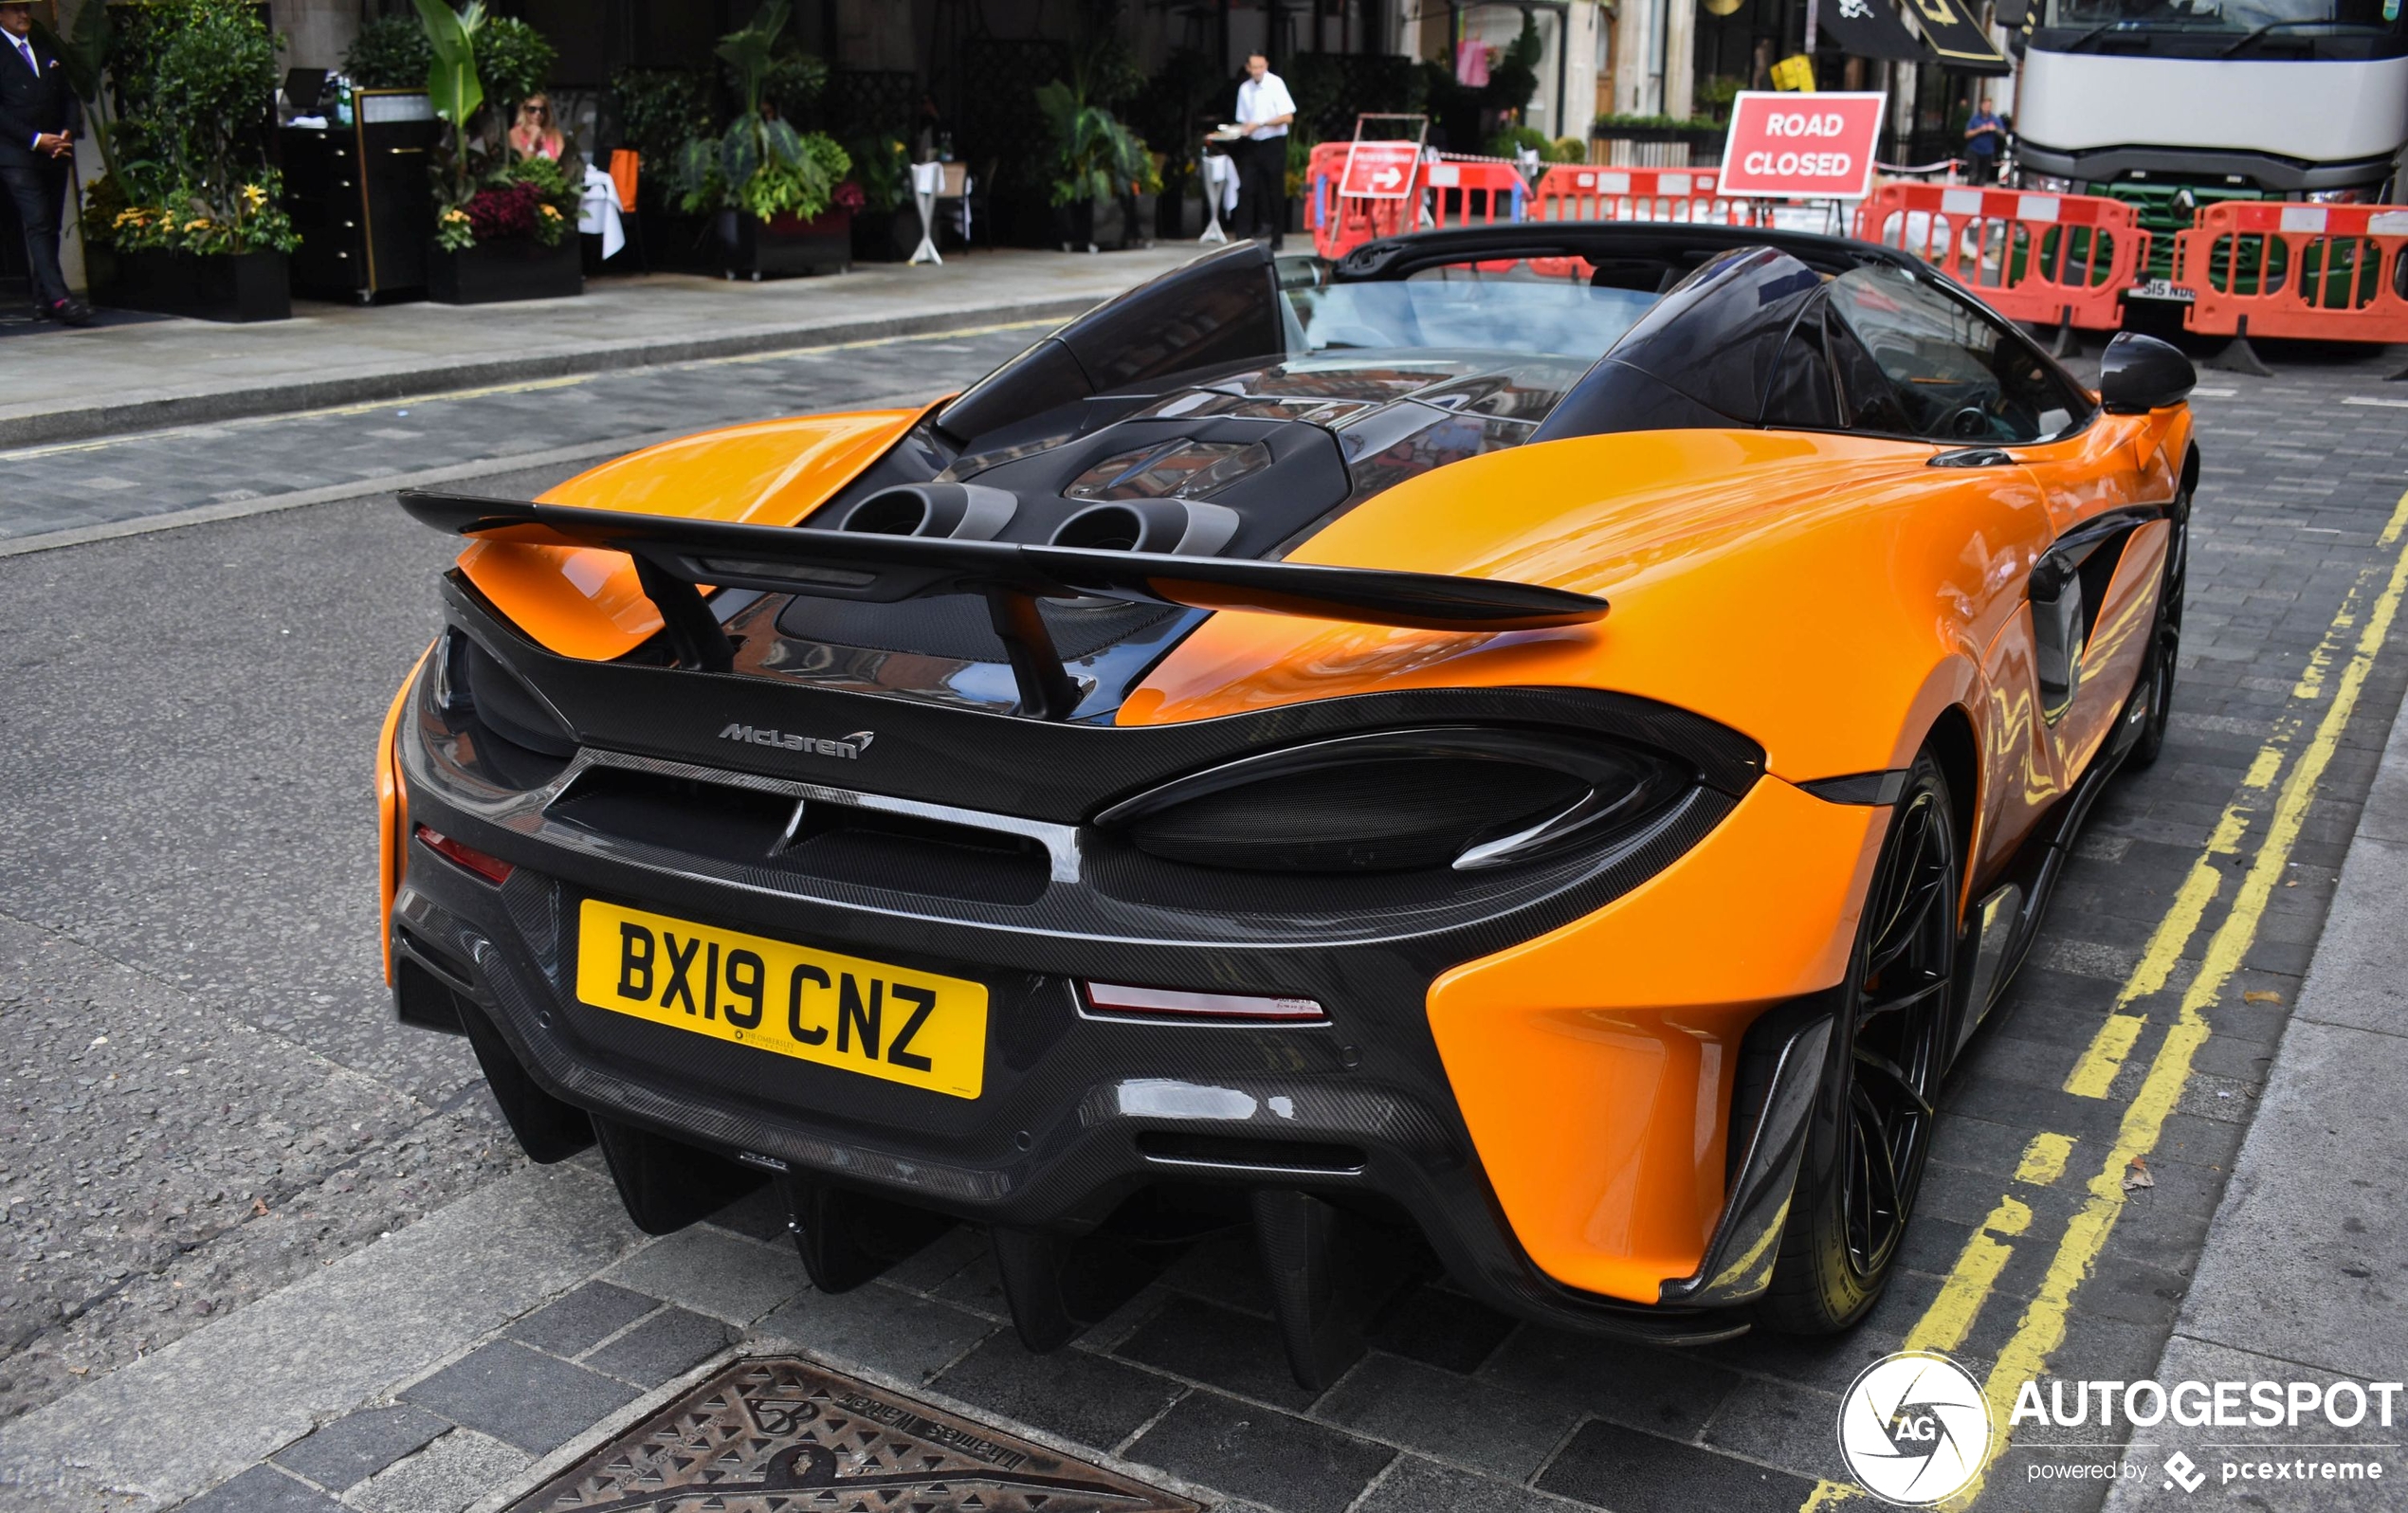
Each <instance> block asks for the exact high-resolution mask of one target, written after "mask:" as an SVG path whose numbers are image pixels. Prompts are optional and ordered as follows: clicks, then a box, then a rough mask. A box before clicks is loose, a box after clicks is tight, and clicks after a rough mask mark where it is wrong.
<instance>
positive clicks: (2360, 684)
mask: <svg viewBox="0 0 2408 1513" xmlns="http://www.w3.org/2000/svg"><path fill="white" fill-rule="evenodd" d="M2403 528H2408V494H2403V495H2401V496H2400V498H2399V505H2398V506H2397V507H2396V508H2395V509H2394V511H2393V513H2392V518H2391V523H2390V524H2389V525H2388V526H2386V527H2385V528H2384V530H2383V534H2382V538H2381V544H2382V545H2384V546H2392V545H2394V544H2396V543H2397V542H2399V538H2400V534H2401V531H2402V529H2403ZM2403 593H2408V549H2402V550H2401V551H2400V552H2399V554H2398V556H2395V557H2394V559H2393V562H2392V570H2391V580H2390V581H2389V582H2388V583H2387V584H2385V585H2384V587H2383V591H2382V592H2381V595H2379V596H2378V597H2377V598H2376V600H2375V603H2374V607H2373V609H2372V610H2371V611H2368V613H2367V615H2366V623H2365V627H2364V629H2362V630H2361V631H2360V632H2359V635H2358V642H2357V646H2356V647H2355V648H2354V649H2353V650H2352V652H2351V654H2350V658H2349V665H2347V666H2346V667H2344V668H2343V669H2342V674H2341V677H2340V679H2339V681H2338V682H2336V684H2334V686H2333V697H2332V702H2331V703H2330V704H2329V705H2327V706H2326V710H2325V717H2324V719H2322V720H2318V721H2317V722H2316V733H2315V735H2314V736H2313V737H2312V738H2309V740H2308V744H2307V746H2306V747H2305V748H2303V749H2302V750H2301V752H2300V754H2299V759H2298V760H2297V761H2296V762H2294V763H2293V764H2292V766H2291V771H2290V775H2289V777H2287V778H2285V779H2284V780H2283V787H2282V793H2281V796H2280V797H2279V798H2277V799H2276V801H2275V804H2274V813H2273V817H2272V818H2271V820H2269V821H2268V822H2267V826H2266V839H2265V841H2264V842H2263V843H2262V844H2261V845H2260V846H2259V847H2258V848H2257V855H2256V857H2255V858H2254V859H2253V861H2252V862H2251V863H2250V866H2249V873H2248V875H2247V876H2246V877H2244V878H2243V879H2242V880H2241V885H2240V889H2239V891H2238V892H2237V893H2236V894H2235V896H2234V899H2233V907H2232V911H2231V912H2230V913H2229V914H2227V915H2226V916H2225V917H2224V922H2223V923H2222V924H2220V925H2218V926H2217V927H2216V933H2215V935H2213V936H2212V937H2210V938H2209V939H2208V943H2207V955H2206V957H2205V959H2203V960H2202V961H2201V962H2200V963H2199V970H2198V975H2197V976H2196V977H2194V978H2192V980H2191V985H2190V987H2189V988H2188V989H2187V990H2186V991H2185V992H2184V993H2183V994H2182V1003H2181V1008H2180V1012H2179V1013H2178V1016H2177V1017H2176V1019H2175V1021H2174V1023H2173V1024H2172V1025H2170V1026H2168V1027H2167V1029H2166V1032H2165V1040H2164V1042H2163V1043H2162V1045H2160V1047H2159V1048H2158V1052H2157V1057H2156V1059H2155V1060H2154V1061H2152V1062H2151V1063H2150V1064H2149V1070H2148V1075H2147V1077H2145V1078H2144V1079H2143V1081H2142V1084H2141V1090H2140V1092H2139V1094H2138V1095H2136V1096H2135V1097H2134V1098H2133V1100H2132V1103H2131V1104H2130V1106H2128V1107H2127V1108H2125V1111H2124V1121H2123V1125H2122V1127H2121V1128H2120V1129H2119V1131H2118V1133H2117V1139H2116V1142H2115V1145H2114V1148H2113V1149H2111V1150H2110V1151H2108V1153H2107V1159H2106V1160H2104V1161H2102V1162H2101V1163H2100V1164H2099V1171H2098V1175H2097V1176H2093V1177H2092V1178H2090V1196H2089V1200H2088V1201H2087V1202H2085V1203H2084V1204H2083V1206H2082V1208H2081V1210H2080V1211H2079V1212H2076V1213H2075V1214H2074V1216H2073V1221H2072V1222H2071V1224H2069V1225H2067V1226H2066V1232H2065V1237H2064V1238H2063V1239H2062V1240H2060V1241H2059V1242H2058V1243H2057V1250H2056V1254H2055V1255H2054V1256H2052V1257H2051V1258H2050V1262H2049V1269H2048V1271H2047V1273H2046V1276H2045V1277H2044V1279H2043V1281H2042V1283H2041V1285H2040V1294H2039V1296H2038V1297H2036V1298H2034V1300H2033V1302H2032V1306H2031V1307H2029V1308H2027V1309H2025V1310H2024V1314H2023V1317H2022V1318H2021V1319H2020V1320H2018V1321H2017V1322H2016V1330H2015V1334H2014V1335H2013V1336H2012V1337H2011V1338H2010V1339H2009V1340H2008V1341H2007V1344H2006V1348H2005V1349H2003V1350H2001V1351H2000V1352H1999V1353H1998V1363H1997V1364H1996V1365H1995V1366H1993V1367H1992V1368H1991V1372H1990V1376H1989V1379H1988V1380H1987V1381H1985V1382H1984V1383H1983V1384H1982V1390H1983V1392H1984V1393H1985V1394H1986V1395H1988V1396H1989V1398H1990V1403H1991V1408H1992V1412H1993V1413H1996V1414H1998V1416H2000V1417H2004V1416H2006V1415H2008V1414H2010V1413H2012V1412H2013V1411H2014V1406H2015V1396H2016V1388H2017V1387H2018V1386H2019V1385H2020V1384H2021V1383H2023V1382H2025V1381H2027V1380H2031V1379H2034V1378H2036V1377H2037V1376H2039V1375H2040V1374H2041V1373H2042V1371H2044V1370H2045V1369H2046V1368H2047V1366H2048V1364H2049V1358H2050V1356H2052V1354H2054V1353H2055V1351H2056V1348H2057V1346H2058V1345H2060V1344H2062V1343H2064V1341H2065V1336H2066V1327H2067V1322H2068V1318H2069V1316H2070V1315H2071V1312H2072V1308H2073V1294H2074V1292H2075V1290H2076V1289H2077V1288H2079V1287H2080V1286H2081V1285H2082V1283H2083V1282H2084V1280H2085V1279H2087V1278H2088V1277H2089V1274H2090V1268H2091V1267H2093V1266H2094V1265H2096V1264H2097V1262H2098V1259H2099V1254H2100V1252H2101V1251H2102V1250H2104V1249H2106V1247H2107V1236H2108V1235H2109V1234H2111V1233H2113V1232H2114V1230H2115V1222H2116V1220H2117V1219H2118V1218H2120V1217H2121V1216H2122V1214H2123V1211H2124V1207H2125V1201H2126V1199H2125V1192H2124V1173H2125V1169H2126V1168H2127V1167H2129V1166H2130V1165H2131V1163H2132V1162H2133V1160H2134V1159H2136V1158H2142V1157H2145V1156H2147V1155H2148V1154H2149V1153H2150V1152H2152V1151H2154V1150H2156V1149H2157V1142H2158V1140H2159V1139H2160V1138H2162V1136H2163V1134H2164V1133H2165V1123H2166V1121H2167V1120H2169V1119H2171V1118H2172V1117H2173V1115H2174V1110H2175V1106H2176V1105H2177V1104H2178V1103H2180V1101H2181V1097H2182V1089H2183V1087H2184V1086H2185V1085H2188V1083H2189V1082H2190V1080H2191V1066H2192V1062H2193V1059H2194V1058H2195V1057H2197V1056H2198V1050H2199V1048H2200V1047H2201V1046H2204V1045H2206V1044H2207V1040H2208V1037H2209V1036H2210V1035H2211V1034H2212V1033H2214V1029H2213V1027H2212V1026H2211V1025H2210V1024H2209V1023H2208V1019H2207V1010H2208V1008H2209V1006H2211V1005H2213V1004H2215V1003H2216V1002H2217V1001H2218V1000H2220V999H2221V998H2222V996H2223V994H2224V991H2225V988H2226V987H2227V986H2228V985H2229V984H2230V983H2231V981H2232V979H2233V975H2234V974H2235V973H2236V972H2238V971H2239V970H2240V968H2241V963H2242V961H2243V959H2244V958H2245V957H2247V956H2248V955H2249V949H2250V947H2251V946H2252V945H2253V944H2254V943H2255V942H2256V939H2257V925H2258V921H2260V920H2261V919H2262V918H2263V917H2264V916H2265V913H2266V905H2267V902H2268V901H2269V900H2271V898H2272V897H2273V894H2274V889H2275V888H2276V887H2278V886H2280V885H2281V884H2282V877H2283V872H2284V871H2285V869H2286V868H2287V867H2289V865H2290V854H2291V848H2292V846H2294V845H2295V844H2296V843H2297V842H2298V840H2299V832H2300V829H2301V828H2302V827H2303V826H2304V825H2305V824H2306V823H2307V819H2308V809H2309V807H2310V806H2311V805H2313V804H2314V803H2315V801H2316V790H2317V786H2318V785H2319V784H2320V783H2322V782H2323V781H2324V778H2325V772H2326V768H2328V767H2330V766H2331V765H2332V759H2333V754H2334V753H2335V752H2337V751H2339V750H2340V749H2341V738H2342V736H2343V734H2344V732H2346V731H2347V730H2348V728H2349V720H2350V717H2351V716H2352V715H2353V714H2355V713H2356V712H2357V709H2358V696H2359V695H2360V693H2361V692H2362V691H2363V690H2364V688H2365V685H2366V678H2367V675H2368V674H2369V673H2371V672H2372V671H2373V670H2374V666H2375V659H2376V658H2377V657H2378V656H2380V655H2381V651H2382V646H2383V639H2384V637H2385V636H2386V635H2388V634H2389V633H2390V630H2391V625H2392V621H2393V619H2394V618H2395V617H2397V615H2398V614H2399V601H2400V598H2401V596H2402V594H2403ZM2011 1438H2012V1435H2011V1434H2000V1435H1998V1436H1997V1437H1995V1438H1994V1439H1993V1440H1992V1441H1991V1451H1990V1463H1991V1464H1995V1463H1996V1461H1997V1459H1998V1455H1999V1453H2000V1452H2001V1451H2003V1450H2004V1449H2006V1447H2007V1445H2008V1444H2009V1442H2010V1440H2011ZM1987 1469H1988V1467H1987V1465H1986V1464H1985V1466H1984V1474H1985V1475H1986V1473H1987ZM1982 1480H1983V1478H1982V1477H1980V1476H1977V1477H1976V1478H1975V1479H1974V1481H1973V1482H1972V1483H1971V1484H1970V1485H1969V1486H1967V1487H1966V1488H1965V1489H1964V1490H1963V1491H1962V1492H1961V1493H1959V1494H1958V1495H1957V1496H1956V1497H1954V1498H1951V1499H1950V1500H1949V1502H1948V1504H1946V1505H1947V1506H1949V1507H1951V1508H1963V1507H1968V1506H1970V1505H1971V1504H1972V1503H1973V1501H1974V1499H1975V1498H1977V1497H1979V1495H1980V1492H1981V1486H1982Z"/></svg>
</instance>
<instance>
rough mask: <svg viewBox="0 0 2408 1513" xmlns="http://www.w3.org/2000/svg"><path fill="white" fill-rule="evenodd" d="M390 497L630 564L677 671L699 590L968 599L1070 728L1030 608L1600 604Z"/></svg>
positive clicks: (477, 534) (438, 515)
mask: <svg viewBox="0 0 2408 1513" xmlns="http://www.w3.org/2000/svg"><path fill="white" fill-rule="evenodd" d="M400 501H401V507H402V508H403V509H404V510H407V511H408V512H409V513H410V516H411V518H412V519H414V520H418V521H419V522H420V523H422V524H424V525H428V526H430V527H432V528H433V529H435V530H438V531H442V532H445V533H446V534H448V535H452V536H465V537H474V538H480V539H483V540H489V541H509V542H517V543H520V544H524V545H528V546H565V547H601V548H604V549H607V550H609V551H613V552H624V553H626V554H627V555H628V556H630V557H632V558H633V559H634V562H635V572H636V579H637V581H638V582H639V583H640V584H641V585H642V586H643V589H644V592H645V595H646V596H647V597H648V598H649V599H650V600H651V601H652V603H653V605H654V607H655V608H657V609H658V610H659V611H660V612H661V621H662V624H663V625H664V626H665V627H666V629H667V631H668V637H669V644H670V646H671V647H673V648H674V649H675V650H676V652H677V655H678V658H679V660H680V661H681V662H683V663H684V664H686V665H691V666H695V667H700V668H702V669H704V670H706V671H725V670H727V668H728V667H729V666H731V665H733V657H734V647H732V646H731V645H730V644H729V642H728V639H727V633H726V631H724V630H723V629H721V627H720V623H719V620H718V618H717V617H716V616H714V615H713V614H712V613H711V611H710V608H709V606H708V605H706V604H705V603H704V602H703V601H702V593H701V592H700V591H699V587H698V586H699V585H713V586H719V587H727V588H748V589H759V590H763V591H766V592H775V593H800V594H810V595H812V596H813V597H819V598H838V599H864V600H873V601H878V602H884V603H891V602H893V601H896V600H899V599H905V598H916V597H920V596H922V595H928V594H942V593H975V594H977V595H979V596H980V597H982V598H984V599H985V600H986V602H987V610H988V615H989V618H990V619H991V621H992V622H993V624H994V630H995V634H996V636H997V637H998V638H999V639H1001V641H1002V642H1003V646H1004V649H1005V652H1006V653H1007V654H1008V655H1009V656H1010V658H1011V662H1012V676H1013V679H1014V680H1015V682H1016V684H1017V685H1018V687H1019V691H1020V704H1021V708H1022V710H1023V711H1024V712H1025V713H1029V714H1032V715H1036V716H1038V717H1039V718H1042V719H1047V720H1060V719H1064V718H1066V717H1067V715H1068V714H1069V712H1070V710H1071V709H1072V708H1073V707H1074V706H1075V705H1076V704H1077V703H1078V700H1079V690H1078V687H1077V684H1075V683H1074V682H1073V681H1072V680H1071V678H1070V675H1069V673H1068V672H1067V670H1066V669H1065V667H1064V665H1063V662H1062V658H1061V656H1060V654H1059V653H1058V652H1057V651H1056V650H1055V649H1054V646H1053V638H1052V635H1051V633H1050V632H1049V630H1048V629H1046V624H1045V619H1044V617H1043V616H1042V615H1040V614H1039V613H1038V612H1037V601H1038V600H1039V599H1062V598H1079V597H1085V596H1102V597H1105V598H1114V599H1127V600H1132V601H1136V602H1140V603H1150V604H1169V605H1183V606H1187V607H1190V608H1194V609H1198V610H1238V611H1249V612H1252V613H1260V614H1289V615H1301V616H1304V617H1306V618H1310V619H1319V620H1346V621H1354V622H1358V623H1360V624H1364V625H1388V626H1401V627H1405V628H1408V629H1423V630H1457V631H1482V630H1536V629H1553V628H1555V627H1559V626H1570V625H1581V624H1585V623H1587V622H1590V621H1594V620H1597V619H1600V618H1602V617H1603V616H1604V614H1605V612H1606V608H1607V606H1606V602H1605V600H1603V599H1600V598H1596V597H1593V596H1591V595H1589V594H1585V593H1574V592H1569V591H1566V590H1563V589H1550V588H1544V587H1541V586H1539V585H1536V584H1528V583H1512V582H1505V581H1500V580H1497V579H1491V578H1464V577H1450V576H1447V575H1445V574H1435V573H1396V572H1388V571H1384V570H1380V569H1376V568H1348V567H1320V566H1314V565H1310V564H1305V563H1298V562H1258V561H1246V560H1236V559H1231V558H1225V557H1212V556H1174V555H1171V554H1168V553H1159V552H1110V551H1097V550H1093V549H1089V548H1085V547H1064V546H1038V545H1022V544H1019V543H1016V542H1012V541H979V540H961V539H957V538H949V537H921V536H886V535H879V534H873V533H869V532H863V531H827V530H813V529H811V528H809V527H805V526H773V525H744V524H737V523H733V522H729V521H724V520H686V519H682V518H679V517H674V516H666V515H633V514H628V513H625V512H622V511H617V510H595V509H585V508H580V507H576V506H572V505H564V504H538V503H532V502H529V501H522V500H502V499H483V498H480V497H478V496H475V495H470V494H448V493H443V492H440V491H437V490H430V489H405V490H403V491H402V493H401V495H400Z"/></svg>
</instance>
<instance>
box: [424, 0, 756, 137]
mask: <svg viewBox="0 0 2408 1513" xmlns="http://www.w3.org/2000/svg"><path fill="white" fill-rule="evenodd" d="M418 3H419V4H420V5H425V4H427V0H418ZM788 13H789V8H788V4H787V0H764V3H763V4H762V6H761V8H760V9H758V10H756V11H754V12H753V19H752V20H751V21H748V22H746V23H745V24H744V26H743V27H742V29H740V30H738V31H731V32H729V33H728V34H727V35H726V36H724V37H721V39H720V42H719V46H718V47H717V48H715V49H714V51H716V52H717V53H718V54H719V56H720V58H721V60H723V61H724V62H725V63H726V64H727V65H728V66H729V67H730V68H733V69H734V70H736V79H737V85H738V93H739V94H741V95H742V96H743V97H744V114H745V115H747V116H757V115H759V114H760V108H761V81H762V80H764V79H765V78H767V77H768V75H769V70H770V65H771V64H772V63H774V62H775V49H776V44H777V34H778V33H779V32H781V31H784V30H785V29H786V17H787V15H788Z"/></svg>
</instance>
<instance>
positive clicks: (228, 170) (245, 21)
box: [73, 0, 301, 255]
mask: <svg viewBox="0 0 2408 1513" xmlns="http://www.w3.org/2000/svg"><path fill="white" fill-rule="evenodd" d="M75 31H76V37H75V42H74V48H73V51H74V56H75V59H76V61H77V65H78V73H79V75H80V76H84V77H83V79H82V83H80V84H79V86H78V87H79V90H82V88H83V87H84V86H85V85H87V84H88V85H90V87H91V90H92V92H93V95H92V98H94V99H95V100H99V97H100V96H103V95H104V96H105V97H106V100H104V101H100V102H99V103H96V105H95V114H94V120H95V123H96V126H97V127H99V128H100V129H101V132H102V136H101V138H100V140H101V145H102V147H103V155H104V162H105V169H106V171H105V172H104V173H102V174H101V175H100V177H98V178H96V179H95V180H94V181H93V182H92V184H91V186H90V187H89V188H88V189H87V190H86V191H85V195H84V214H83V222H82V224H83V227H84V230H85V234H86V236H87V237H88V238H89V240H90V241H91V242H92V244H93V245H95V246H110V247H114V248H116V249H117V250H119V251H125V252H136V251H168V252H190V253H200V254H212V255H213V254H235V255H239V254H242V253H247V252H270V251H272V252H290V251H292V250H293V249H294V248H295V247H297V246H300V245H301V237H300V235H299V233H298V232H296V231H295V230H294V229H293V224H292V220H291V218H290V217H289V216H287V215H286V214H285V213H284V210H283V205H282V204H281V203H280V200H281V197H282V193H283V178H282V176H281V175H280V174H279V173H277V172H276V170H275V169H274V168H272V167H270V166H268V164H267V162H266V160H265V151H264V149H263V147H262V145H261V143H260V140H259V137H258V134H257V133H256V132H254V131H253V130H252V127H251V122H252V121H253V119H254V118H256V116H257V114H258V109H259V101H261V100H265V99H266V98H267V97H268V96H269V95H270V94H272V93H273V92H274V90H275V87H276V80H277V64H276V49H277V46H278V42H277V39H276V38H275V37H274V36H272V35H270V34H269V32H268V30H267V27H266V25H265V22H264V21H263V19H262V14H261V8H260V7H258V6H256V5H253V4H250V3H248V0H150V3H148V4H144V5H139V6H117V7H103V6H86V7H84V8H83V9H82V11H81V12H79V15H78V20H77V24H76V27H75ZM101 64H105V65H106V78H107V87H106V88H105V89H102V88H101V87H100V83H99V80H100V65H101Z"/></svg>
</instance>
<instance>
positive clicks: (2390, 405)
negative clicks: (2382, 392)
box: [2342, 394, 2408, 410]
mask: <svg viewBox="0 0 2408 1513" xmlns="http://www.w3.org/2000/svg"><path fill="white" fill-rule="evenodd" d="M2342 403H2343V404H2344V405H2372V406H2376V407H2379V408H2381V409H2383V410H2408V399H2366V398H2362V397H2361V396H2360V395H2357V394H2352V395H2350V396H2349V397H2348V398H2346V399H2344V400H2343V401H2342Z"/></svg>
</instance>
